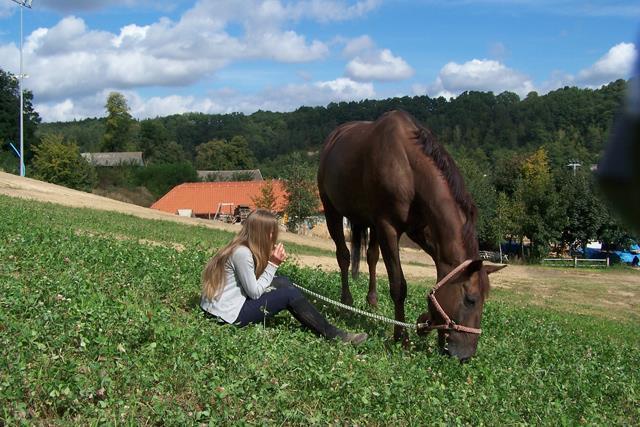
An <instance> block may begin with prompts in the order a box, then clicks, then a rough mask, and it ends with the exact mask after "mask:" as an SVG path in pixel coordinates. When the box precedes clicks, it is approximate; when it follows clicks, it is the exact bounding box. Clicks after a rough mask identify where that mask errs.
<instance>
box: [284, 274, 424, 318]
mask: <svg viewBox="0 0 640 427" xmlns="http://www.w3.org/2000/svg"><path fill="white" fill-rule="evenodd" d="M292 284H293V286H295V287H296V288H298V289H300V290H301V291H304V292H306V293H308V294H309V295H312V296H314V297H316V298H318V299H320V300H322V301H325V302H328V303H329V304H333V305H335V306H336V307H340V308H343V309H345V310H348V311H352V312H354V313H357V314H360V315H362V316H366V317H369V318H371V319H375V320H379V321H381V322H385V323H390V324H392V325H397V326H402V327H403V328H412V329H416V328H432V326H431V323H429V322H427V323H418V324H416V323H405V322H400V321H399V320H394V319H389V318H388V317H384V316H381V315H379V314H374V313H369V312H368V311H364V310H360V309H359V308H355V307H351V306H350V305H346V304H343V303H341V302H337V301H334V300H332V299H330V298H327V297H325V296H324V295H320V294H318V293H315V292H313V291H311V290H309V289H307V288H305V287H304V286H300V285H298V284H297V283H293V282H292Z"/></svg>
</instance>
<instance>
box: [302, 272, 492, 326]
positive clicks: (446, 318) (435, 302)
mask: <svg viewBox="0 0 640 427" xmlns="http://www.w3.org/2000/svg"><path fill="white" fill-rule="evenodd" d="M471 262H472V260H470V259H468V260H466V261H464V262H463V263H461V264H460V265H459V266H457V267H456V268H454V269H453V270H452V271H451V272H449V274H447V275H446V276H445V277H444V278H442V280H440V281H439V282H438V283H436V285H435V286H434V287H433V289H432V290H431V291H430V292H429V293H428V294H427V297H428V299H430V300H431V302H432V303H433V305H434V306H435V308H436V310H437V311H438V312H439V313H440V315H441V316H442V318H443V320H444V322H445V323H444V324H442V325H434V324H432V323H431V322H430V321H427V322H424V323H406V322H400V321H399V320H395V319H389V318H388V317H384V316H381V315H379V314H374V313H370V312H368V311H364V310H360V309H359V308H355V307H351V306H350V305H346V304H343V303H341V302H337V301H334V300H332V299H330V298H327V297H325V296H324V295H320V294H318V293H316V292H313V291H311V290H309V289H307V288H305V287H304V286H300V285H298V284H297V283H293V282H291V283H292V284H293V286H295V287H296V288H298V289H300V290H301V291H304V292H306V293H308V294H309V295H312V296H314V297H316V298H318V299H320V300H322V301H325V302H328V303H329V304H333V305H335V306H336V307H340V308H343V309H345V310H347V311H351V312H353V313H357V314H360V315H362V316H365V317H369V318H371V319H375V320H379V321H380V322H385V323H390V324H392V325H397V326H402V327H403V328H411V329H427V330H434V329H441V330H445V331H457V332H466V333H469V334H478V335H479V334H481V333H482V329H478V328H471V327H468V326H463V325H458V324H456V323H455V322H453V321H452V320H451V319H450V318H449V316H448V315H447V313H446V312H445V311H444V310H443V309H442V307H441V306H440V304H439V303H438V300H437V299H436V297H435V292H436V291H437V290H438V289H439V288H440V287H441V286H443V285H444V284H445V283H447V282H448V281H449V280H450V279H451V278H452V277H453V276H455V275H456V274H457V273H458V272H459V271H461V270H463V269H465V268H466V267H467V266H468V265H469V264H471Z"/></svg>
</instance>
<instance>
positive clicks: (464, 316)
mask: <svg viewBox="0 0 640 427" xmlns="http://www.w3.org/2000/svg"><path fill="white" fill-rule="evenodd" d="M461 267H462V268H460V269H459V270H458V271H455V272H453V273H452V274H451V275H450V276H449V277H445V278H444V279H443V280H442V281H441V282H439V286H437V289H436V290H435V293H433V297H435V302H434V301H433V299H432V298H429V311H428V312H426V313H424V314H422V315H421V316H420V318H419V319H418V322H419V323H422V322H425V321H430V322H431V324H432V325H434V326H436V327H438V326H440V327H445V328H444V329H438V345H439V346H440V350H441V351H442V352H443V353H445V354H447V355H450V356H455V357H457V358H458V359H460V360H461V361H466V360H468V359H469V358H471V357H472V356H473V355H474V354H475V353H476V349H477V347H478V338H479V337H480V334H479V333H475V332H474V331H473V330H474V329H476V330H479V328H480V320H481V318H482V309H483V307H484V301H485V299H486V298H487V296H488V293H489V274H491V273H493V272H496V271H498V270H501V269H503V268H504V267H506V265H490V264H488V265H483V263H482V261H481V260H477V261H471V262H468V264H467V265H465V266H461ZM436 303H437V304H436ZM437 305H440V308H441V309H442V312H444V313H442V312H441V311H440V310H438V308H437ZM447 317H448V319H447ZM449 320H450V321H452V322H453V323H451V324H449ZM453 325H457V326H453ZM447 326H449V327H448V328H447ZM465 329H466V330H468V331H465ZM478 332H479V331H478Z"/></svg>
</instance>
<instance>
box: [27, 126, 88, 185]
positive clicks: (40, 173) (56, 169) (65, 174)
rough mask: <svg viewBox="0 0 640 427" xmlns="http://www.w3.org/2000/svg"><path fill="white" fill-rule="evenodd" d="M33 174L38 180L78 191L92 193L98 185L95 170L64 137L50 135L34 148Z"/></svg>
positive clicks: (74, 145)
mask: <svg viewBox="0 0 640 427" xmlns="http://www.w3.org/2000/svg"><path fill="white" fill-rule="evenodd" d="M34 151H35V155H34V158H33V174H34V176H35V177H36V178H38V179H41V180H43V181H47V182H51V183H54V184H60V185H64V186H65V187H70V188H75V189H77V190H83V191H91V189H92V188H93V187H94V186H95V185H96V182H97V176H96V172H95V169H94V168H93V167H92V166H91V165H90V164H89V163H88V162H87V161H86V160H85V159H83V158H82V156H81V155H80V150H79V149H78V146H77V145H76V144H75V143H68V142H65V141H64V137H63V136H62V135H55V134H49V135H45V136H43V138H42V143H41V144H40V145H38V146H37V147H35V148H34Z"/></svg>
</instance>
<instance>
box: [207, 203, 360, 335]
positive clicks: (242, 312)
mask: <svg viewBox="0 0 640 427" xmlns="http://www.w3.org/2000/svg"><path fill="white" fill-rule="evenodd" d="M277 239H278V221H277V219H276V217H275V215H273V214H272V213H271V212H269V211H268V210H265V209H257V210H255V211H254V212H252V213H251V214H249V216H248V217H247V219H246V220H245V221H244V223H243V225H242V229H241V230H240V233H238V235H237V236H236V237H235V238H234V239H233V240H232V241H231V242H230V243H229V244H228V245H227V246H225V247H224V248H222V249H221V250H220V251H219V252H218V253H217V254H216V255H215V256H214V257H213V258H211V260H210V261H209V263H208V264H207V266H206V267H205V269H204V271H203V272H202V294H201V298H200V307H201V308H202V309H203V310H204V311H205V312H207V313H208V314H210V315H212V316H214V317H217V318H218V319H221V320H222V321H224V322H226V323H231V324H234V325H237V326H240V327H242V326H246V325H248V324H251V323H260V322H262V321H263V320H264V319H265V318H267V317H270V316H273V315H275V314H277V313H279V312H280V311H282V310H284V309H287V310H288V311H289V312H290V313H291V314H292V315H293V317H295V318H296V319H298V321H299V322H300V323H301V324H303V325H304V326H306V327H308V328H309V329H311V330H312V331H313V332H315V333H317V334H319V335H321V336H323V337H324V338H327V339H334V338H338V339H340V340H341V341H344V342H350V343H352V344H356V345H357V344H360V343H362V342H363V341H365V340H366V339H367V334H365V333H359V334H356V333H351V332H347V331H343V330H341V329H338V328H336V327H335V326H333V325H332V324H331V323H329V322H328V321H327V319H325V317H324V316H323V315H322V314H320V313H319V312H318V310H317V309H316V308H315V307H314V306H313V305H312V304H311V303H310V302H309V301H307V299H306V298H305V297H304V295H302V293H301V292H300V291H299V290H298V288H296V287H294V286H293V285H292V284H291V281H290V280H289V278H287V277H285V276H276V275H275V274H276V271H277V269H278V266H279V265H280V264H281V263H282V262H283V261H284V260H285V259H286V257H287V253H286V251H285V249H284V246H283V245H282V243H278V244H277V245H276V241H277Z"/></svg>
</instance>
